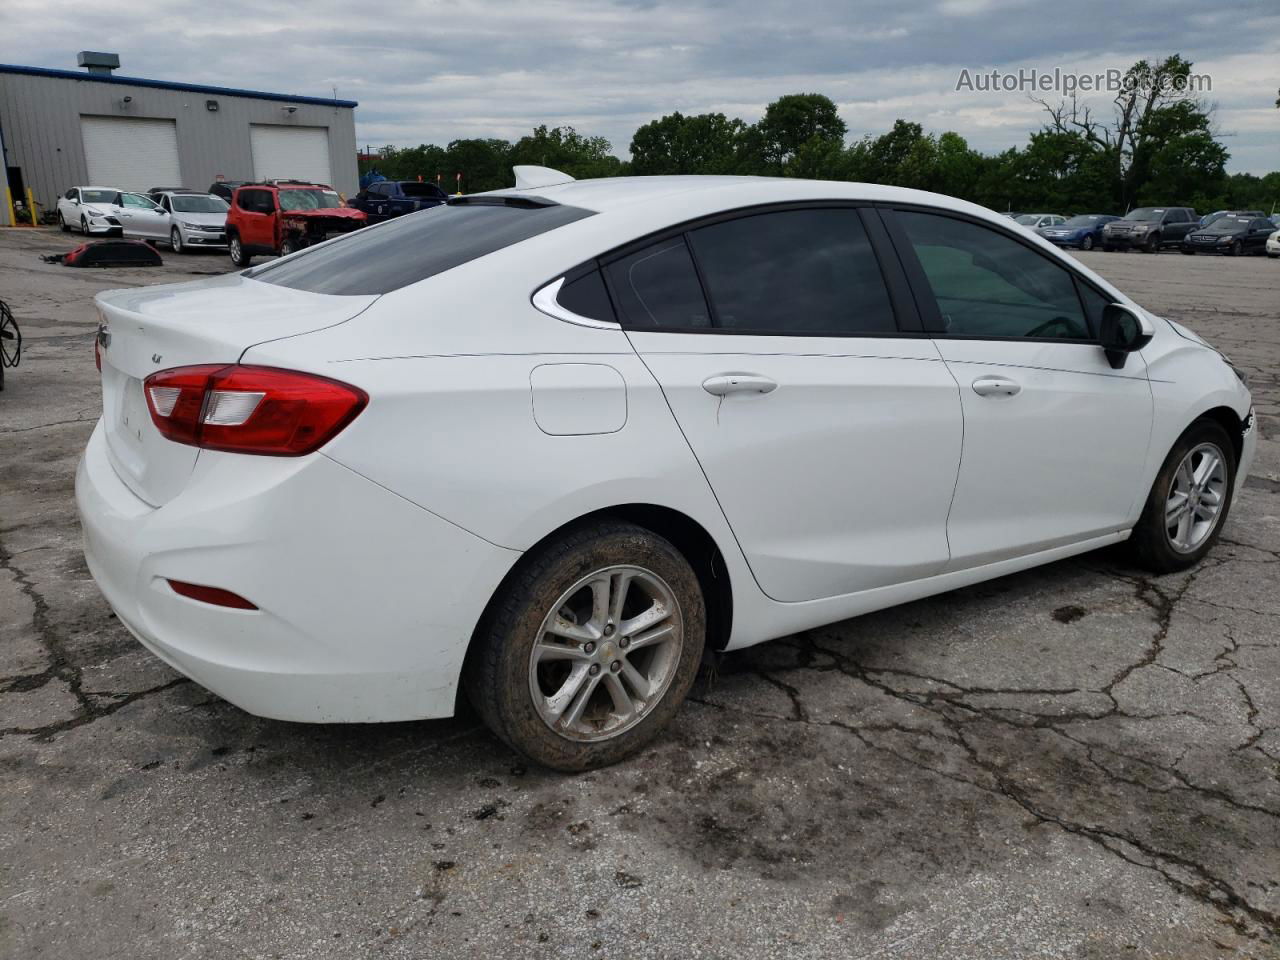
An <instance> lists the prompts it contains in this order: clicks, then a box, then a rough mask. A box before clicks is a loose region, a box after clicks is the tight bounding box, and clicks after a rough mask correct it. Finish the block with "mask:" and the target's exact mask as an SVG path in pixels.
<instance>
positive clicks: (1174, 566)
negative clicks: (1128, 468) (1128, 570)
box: [1129, 420, 1236, 573]
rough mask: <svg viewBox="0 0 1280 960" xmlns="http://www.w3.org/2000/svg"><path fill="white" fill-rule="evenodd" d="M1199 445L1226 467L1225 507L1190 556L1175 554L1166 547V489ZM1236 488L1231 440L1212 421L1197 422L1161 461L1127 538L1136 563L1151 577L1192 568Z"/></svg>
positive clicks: (1217, 530)
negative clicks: (1208, 446) (1210, 448)
mask: <svg viewBox="0 0 1280 960" xmlns="http://www.w3.org/2000/svg"><path fill="white" fill-rule="evenodd" d="M1202 443H1212V444H1214V445H1215V446H1216V447H1218V449H1219V450H1221V451H1222V454H1223V460H1224V461H1225V464H1226V470H1227V482H1226V503H1224V504H1223V505H1222V511H1221V513H1219V515H1218V525H1217V526H1216V527H1214V529H1213V532H1212V533H1211V534H1209V536H1208V537H1207V538H1206V539H1205V541H1204V543H1202V544H1200V546H1199V547H1197V548H1196V549H1195V550H1193V551H1191V552H1190V553H1179V552H1178V551H1176V550H1174V549H1173V547H1172V546H1171V545H1170V544H1169V539H1168V534H1167V532H1166V531H1165V527H1164V516H1165V503H1166V501H1167V500H1168V498H1169V488H1170V487H1171V486H1172V484H1173V479H1174V474H1175V473H1176V472H1177V469H1178V465H1179V464H1181V463H1182V459H1183V458H1184V457H1185V456H1186V455H1187V454H1188V453H1189V452H1190V451H1191V450H1192V449H1193V448H1194V447H1197V446H1199V445H1200V444H1202ZM1235 484H1236V454H1235V446H1234V445H1233V444H1232V442H1231V437H1229V436H1228V435H1227V431H1226V430H1224V429H1223V427H1222V425H1221V424H1220V423H1218V422H1216V421H1214V420H1197V421H1196V422H1195V423H1193V424H1192V425H1191V426H1190V427H1188V428H1187V430H1186V431H1185V432H1184V433H1183V434H1182V436H1181V437H1179V438H1178V441H1177V443H1175V444H1174V445H1173V449H1172V450H1170V451H1169V455H1168V456H1167V457H1166V458H1165V461H1164V463H1163V464H1162V465H1161V467H1160V472H1159V473H1158V474H1156V480H1155V483H1154V484H1152V485H1151V492H1150V494H1148V496H1147V502H1146V505H1145V506H1144V507H1143V509H1142V516H1141V517H1139V518H1138V523H1137V525H1136V526H1134V528H1133V535H1132V536H1131V537H1130V538H1129V546H1130V549H1131V551H1132V553H1133V555H1134V558H1135V559H1136V560H1137V561H1138V563H1139V564H1140V565H1141V566H1143V567H1145V568H1146V569H1148V570H1150V571H1152V572H1153V573H1173V572H1175V571H1177V570H1185V569H1186V568H1188V567H1193V566H1195V565H1196V564H1197V563H1199V562H1200V561H1201V560H1203V559H1204V557H1205V554H1207V553H1208V552H1209V551H1210V550H1212V549H1213V546H1214V544H1216V543H1217V542H1218V537H1219V536H1221V534H1222V528H1223V527H1224V526H1226V524H1227V520H1228V519H1229V517H1230V515H1231V506H1232V500H1233V494H1234V492H1235Z"/></svg>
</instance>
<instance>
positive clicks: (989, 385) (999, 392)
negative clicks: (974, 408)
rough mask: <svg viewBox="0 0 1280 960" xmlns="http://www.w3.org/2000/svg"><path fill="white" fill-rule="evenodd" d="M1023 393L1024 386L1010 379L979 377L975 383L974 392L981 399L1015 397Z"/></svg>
mask: <svg viewBox="0 0 1280 960" xmlns="http://www.w3.org/2000/svg"><path fill="white" fill-rule="evenodd" d="M1021 391H1022V385H1021V384H1019V383H1017V382H1015V381H1013V380H1010V379H1009V378H1008V377H979V378H978V379H977V380H975V381H973V392H974V393H976V394H977V395H978V396H980V397H1013V396H1017V394H1018V393H1020V392H1021Z"/></svg>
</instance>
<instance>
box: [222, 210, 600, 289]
mask: <svg viewBox="0 0 1280 960" xmlns="http://www.w3.org/2000/svg"><path fill="white" fill-rule="evenodd" d="M591 215H592V212H591V211H590V210H583V209H581V208H579V207H570V206H565V205H563V204H546V205H533V204H528V203H524V204H519V205H517V204H514V203H503V202H501V201H497V202H474V201H472V202H467V203H457V204H448V205H446V206H440V207H431V208H430V209H427V210H421V211H419V212H418V213H411V214H408V215H407V216H403V217H397V218H396V219H394V220H390V221H388V222H387V223H386V224H382V225H379V226H377V227H366V228H365V229H363V230H357V231H355V232H354V233H349V234H347V235H346V236H345V237H341V238H339V239H338V240H335V241H334V242H333V243H329V244H326V245H324V246H320V247H313V248H311V249H308V250H303V251H302V252H301V253H299V254H297V255H296V256H293V257H290V258H289V259H288V260H284V261H279V260H277V261H274V262H272V263H268V264H264V265H263V266H261V267H258V268H256V269H254V270H251V271H249V273H248V274H247V275H248V276H250V277H252V278H253V279H255V280H261V281H263V282H264V283H275V284H279V285H280V286H282V287H292V288H293V289H295V290H307V291H309V292H311V293H328V294H336V295H339V296H367V295H376V294H383V293H390V292H391V291H392V290H399V289H400V288H401V287H405V286H408V285H409V284H411V283H417V282H418V281H419V280H425V279H427V278H428V277H434V276H435V275H436V274H438V273H444V272H445V271H446V270H452V269H453V268H454V267H457V266H461V265H462V264H464V263H469V262H470V261H472V260H476V259H478V258H480V257H483V256H487V255H488V254H490V253H493V252H494V251H496V250H501V249H502V248H503V247H509V246H511V245H512V244H513V243H519V242H520V241H521V240H528V239H529V238H531V237H536V236H538V235H539V234H542V233H546V232H547V231H549V230H554V229H556V228H557V227H562V226H564V225H565V224H569V223H573V222H574V221H576V220H581V219H583V218H584V217H589V216H591Z"/></svg>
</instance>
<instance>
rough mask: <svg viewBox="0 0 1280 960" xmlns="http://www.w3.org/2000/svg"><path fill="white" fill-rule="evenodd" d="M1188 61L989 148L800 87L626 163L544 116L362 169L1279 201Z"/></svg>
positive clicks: (1016, 200) (1102, 205) (1219, 203)
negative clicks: (1188, 85)
mask: <svg viewBox="0 0 1280 960" xmlns="http://www.w3.org/2000/svg"><path fill="white" fill-rule="evenodd" d="M1191 66H1192V64H1191V63H1190V61H1187V60H1184V59H1183V58H1182V57H1181V56H1179V55H1177V54H1174V55H1172V56H1169V57H1166V58H1164V59H1162V60H1158V61H1146V60H1140V61H1138V62H1137V63H1135V64H1134V65H1133V66H1132V67H1130V68H1129V70H1128V72H1127V74H1126V82H1125V83H1124V84H1123V88H1122V90H1121V92H1119V93H1117V94H1116V96H1115V99H1114V100H1113V102H1112V103H1111V104H1110V105H1109V110H1108V111H1107V112H1106V113H1104V114H1101V115H1099V114H1096V113H1094V112H1093V110H1092V108H1091V107H1089V106H1088V105H1086V104H1082V103H1081V102H1079V101H1078V100H1076V99H1068V100H1061V101H1058V102H1050V101H1048V100H1036V102H1037V103H1038V104H1040V106H1041V107H1042V108H1043V110H1044V114H1045V122H1044V124H1043V126H1042V127H1041V128H1040V129H1039V130H1036V131H1034V132H1032V133H1031V134H1030V137H1029V139H1028V142H1027V143H1026V144H1025V145H1024V146H1021V147H1012V148H1010V149H1008V150H1005V151H1002V152H999V153H992V154H988V153H982V152H981V151H978V150H974V149H973V148H972V147H970V146H969V144H968V142H967V141H966V140H965V139H964V137H962V136H961V135H960V134H958V133H955V132H954V131H946V132H943V133H939V134H935V133H930V132H926V131H925V130H924V128H923V127H922V126H921V125H920V124H919V123H914V122H911V121H908V120H898V121H897V122H895V123H894V125H893V128H892V129H891V130H889V131H887V132H885V133H883V134H881V135H879V136H865V137H862V138H861V139H857V140H853V141H852V142H849V141H848V140H847V139H846V138H847V134H848V128H847V127H846V125H845V123H844V121H843V120H842V119H841V118H840V116H839V112H838V110H837V108H836V105H835V103H834V102H832V100H831V99H830V98H828V97H826V96H823V95H822V94H819V93H795V94H788V95H786V96H782V97H779V98H778V99H777V100H775V101H773V102H772V103H770V104H769V105H768V107H766V108H765V111H764V115H763V116H762V117H761V118H760V120H759V121H758V122H756V123H746V122H745V121H743V120H741V119H739V118H737V117H728V116H726V115H725V114H723V113H702V114H694V115H685V114H682V113H679V112H674V113H669V114H667V115H666V116H664V117H661V118H659V119H657V120H653V121H651V122H649V123H646V124H644V125H643V126H642V127H640V128H639V129H638V130H637V131H636V132H635V135H634V136H633V137H632V140H631V145H630V146H631V160H630V161H629V162H628V161H623V160H620V159H619V158H617V157H615V156H613V154H612V152H611V151H612V144H610V142H609V141H608V140H607V139H605V138H604V137H591V136H584V135H583V134H580V133H578V132H577V131H576V130H575V129H574V128H573V127H568V126H566V127H553V128H548V127H547V126H546V125H545V124H544V125H542V126H539V127H537V128H535V129H534V130H533V132H532V133H531V134H530V135H528V136H525V137H522V138H520V139H519V140H517V141H515V142H514V143H513V142H510V141H508V140H502V139H468V140H454V141H452V142H451V143H449V144H448V145H447V146H444V147H440V146H436V145H434V144H422V145H420V146H417V147H408V148H397V147H392V146H388V147H384V148H383V149H382V150H381V151H380V152H379V155H378V156H377V157H373V158H362V160H361V173H362V174H363V173H364V172H366V170H368V169H370V168H376V169H377V170H378V172H380V173H382V174H383V175H384V176H386V177H388V178H391V179H417V178H418V177H422V178H423V179H424V180H433V181H434V180H436V179H437V178H439V180H440V182H441V185H442V186H443V187H444V188H445V189H446V190H449V191H451V192H452V191H453V190H454V188H455V175H456V174H457V173H461V174H462V183H461V186H462V189H463V190H464V191H465V192H468V193H475V192H479V191H483V190H496V189H500V188H502V187H510V186H512V185H513V183H514V180H513V177H512V173H511V168H512V166H514V165H516V164H537V165H540V166H547V167H554V168H555V169H558V170H563V171H564V172H566V173H568V174H570V175H572V176H574V177H577V178H578V179H585V178H592V177H612V176H624V175H635V176H639V175H658V174H740V175H761V176H782V177H808V178H814V179H821V180H851V181H863V182H868V183H882V184H890V185H894V186H903V187H915V188H918V189H922V190H932V191H935V192H937V193H945V194H949V195H951V196H956V197H962V198H964V199H966V200H972V201H974V202H976V203H980V204H982V205H984V206H987V207H990V208H992V209H995V210H1023V211H1027V210H1035V211H1037V212H1039V211H1048V212H1058V213H1073V212H1089V213H1124V212H1125V211H1126V210H1129V209H1131V208H1132V207H1135V206H1144V205H1160V204H1171V205H1172V204H1177V205H1184V206H1191V207H1195V208H1196V209H1197V210H1199V211H1201V212H1202V213H1203V212H1208V211H1211V210H1217V209H1223V208H1228V209H1260V210H1262V211H1264V212H1267V213H1270V212H1271V211H1272V210H1273V209H1276V210H1280V171H1276V172H1272V173H1268V174H1267V175H1265V176H1262V177H1259V176H1255V175H1253V174H1248V173H1236V174H1228V173H1227V172H1226V170H1225V164H1226V161H1227V159H1228V157H1229V154H1228V152H1227V149H1226V147H1224V146H1223V145H1222V143H1221V142H1220V139H1219V134H1218V133H1217V131H1216V130H1215V127H1214V121H1213V109H1212V107H1211V106H1210V105H1208V104H1206V103H1205V102H1204V101H1203V100H1201V99H1200V98H1199V97H1197V96H1194V95H1192V94H1190V93H1187V92H1185V90H1183V89H1180V88H1179V84H1177V83H1173V82H1169V81H1170V80H1176V79H1178V78H1185V77H1186V76H1187V75H1188V74H1189V73H1190V71H1191ZM1277 106H1280V101H1278V102H1277Z"/></svg>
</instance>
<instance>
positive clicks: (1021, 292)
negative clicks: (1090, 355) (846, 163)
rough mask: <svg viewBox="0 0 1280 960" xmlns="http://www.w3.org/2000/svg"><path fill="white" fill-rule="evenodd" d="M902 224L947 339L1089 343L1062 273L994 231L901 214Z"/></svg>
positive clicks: (935, 216) (1075, 299)
mask: <svg viewBox="0 0 1280 960" xmlns="http://www.w3.org/2000/svg"><path fill="white" fill-rule="evenodd" d="M897 219H898V222H899V223H900V224H901V225H902V228H903V230H904V231H905V232H906V235H907V239H908V241H909V242H910V244H911V247H912V249H913V250H914V251H915V254H916V257H917V258H918V260H919V261H920V266H921V267H922V268H923V270H924V274H925V276H926V278H927V279H928V282H929V286H930V287H931V288H932V290H933V295H934V298H935V299H936V300H937V302H938V310H939V312H940V313H941V314H942V323H943V329H944V330H945V332H946V333H947V334H948V335H950V336H958V337H1017V338H1035V339H1067V340H1087V339H1090V334H1089V326H1088V323H1087V321H1086V320H1085V316H1084V311H1083V310H1082V309H1081V306H1080V297H1079V296H1078V295H1077V293H1076V286H1075V281H1074V280H1073V279H1072V276H1071V274H1070V273H1069V272H1068V271H1067V270H1066V269H1065V268H1064V267H1062V266H1060V265H1059V264H1056V263H1054V262H1053V261H1051V260H1049V259H1048V258H1047V257H1045V256H1042V255H1041V254H1039V253H1037V252H1036V251H1034V250H1032V249H1030V248H1028V247H1025V246H1023V245H1022V244H1021V243H1019V242H1018V241H1016V240H1014V239H1013V238H1012V237H1008V236H1005V235H1004V234H1002V233H998V232H997V231H995V230H992V229H990V228H989V227H984V226H979V225H978V224H975V223H969V222H967V221H964V220H957V219H955V218H952V217H946V216H941V215H939V214H932V213H919V212H915V211H911V212H908V211H900V212H899V213H898V214H897Z"/></svg>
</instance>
